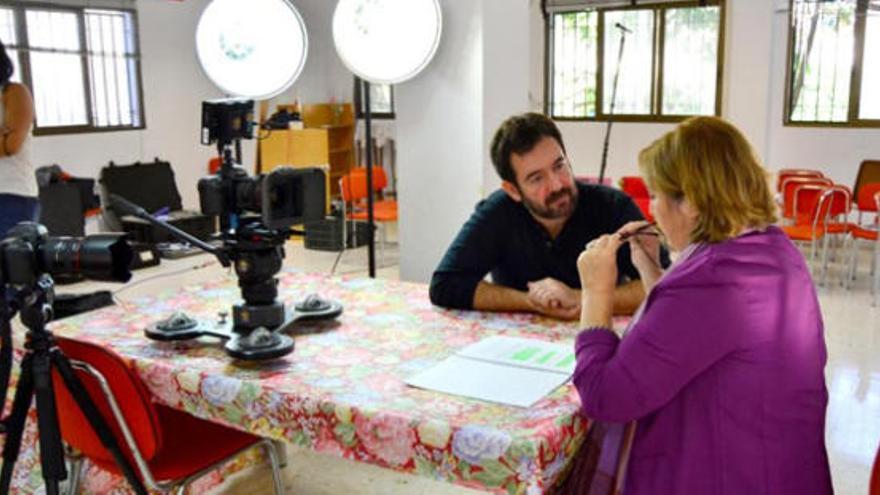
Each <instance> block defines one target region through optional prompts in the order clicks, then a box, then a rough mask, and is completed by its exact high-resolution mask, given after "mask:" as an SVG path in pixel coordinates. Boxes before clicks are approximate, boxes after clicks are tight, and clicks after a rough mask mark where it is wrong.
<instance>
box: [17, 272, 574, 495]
mask: <svg viewBox="0 0 880 495" xmlns="http://www.w3.org/2000/svg"><path fill="white" fill-rule="evenodd" d="M279 278H280V280H281V283H280V286H281V288H282V289H281V291H280V293H281V298H282V299H283V300H285V301H287V302H291V301H296V300H300V299H302V298H304V297H305V296H306V295H308V294H310V293H313V292H319V293H320V294H321V295H323V296H324V297H329V298H333V299H337V300H340V301H342V302H343V303H344V305H345V312H344V314H343V315H342V316H341V317H340V319H339V321H338V322H332V323H326V322H325V323H313V324H310V325H308V326H306V325H304V326H302V327H301V328H299V329H298V330H297V331H296V333H295V335H294V338H295V341H296V349H295V351H294V353H293V354H291V355H289V356H287V357H285V358H283V359H280V360H277V361H274V362H271V363H261V364H256V363H234V362H233V361H232V360H231V359H230V358H229V357H228V356H226V354H225V353H224V352H223V351H222V345H221V344H220V343H219V342H218V341H217V340H215V339H209V338H203V339H200V340H198V341H191V342H184V343H159V342H153V341H150V340H147V339H146V338H145V337H144V336H143V328H144V327H145V326H146V325H148V324H149V323H152V322H154V321H156V320H158V319H161V318H163V317H165V316H167V315H169V314H170V313H171V312H172V311H174V310H184V311H187V312H189V313H190V314H193V315H197V316H199V317H203V318H216V315H217V313H218V312H221V311H228V310H229V305H230V304H231V302H233V301H235V300H237V299H238V298H239V289H238V287H237V285H236V283H235V280H234V279H233V278H230V277H220V278H218V279H215V280H212V281H210V282H207V283H204V284H198V285H184V286H178V287H172V288H168V289H166V290H163V291H161V292H159V293H156V294H154V295H151V296H145V297H138V298H136V299H133V300H131V301H130V302H128V303H125V304H123V305H117V306H114V307H110V308H105V309H102V310H98V311H95V312H91V313H86V314H83V315H79V316H76V317H73V318H69V319H66V320H63V321H60V322H55V323H53V324H51V326H50V328H51V329H52V330H53V331H54V332H55V333H56V334H58V335H62V336H66V337H75V338H77V339H81V340H85V341H90V342H95V343H99V344H102V345H106V346H109V347H110V348H112V349H114V350H116V351H117V352H119V353H120V354H121V355H123V356H124V357H125V358H126V359H128V360H130V362H131V365H132V366H133V367H134V368H135V369H136V370H137V372H138V374H139V375H140V376H141V377H142V378H143V379H144V381H145V383H146V384H147V386H148V387H149V388H150V390H151V391H152V392H153V393H154V394H155V395H156V397H157V399H158V400H159V401H161V402H162V403H164V404H166V405H168V406H171V407H174V408H178V409H181V410H184V411H187V412H189V413H191V414H193V415H195V416H198V417H201V418H206V419H210V420H212V421H217V422H220V423H224V424H227V425H229V426H232V427H236V428H240V429H242V430H246V431H250V432H252V433H254V434H256V435H260V436H264V437H270V438H275V439H280V440H284V441H287V442H290V443H293V444H296V445H300V446H304V447H307V448H311V449H314V450H317V451H319V452H322V453H327V454H332V455H336V456H341V457H344V458H348V459H353V460H357V461H362V462H368V463H373V464H377V465H380V466H383V467H386V468H390V469H394V470H398V471H401V472H408V473H413V474H417V475H422V476H428V477H431V478H434V479H438V480H443V481H446V482H450V483H456V484H459V485H463V486H468V487H473V488H479V489H483V490H487V491H491V492H496V493H539V492H543V491H545V490H546V489H548V488H549V487H552V486H553V484H554V483H555V482H556V481H557V479H558V478H559V477H560V475H561V474H562V473H563V472H564V468H566V467H567V466H568V465H569V463H570V461H571V459H572V458H573V456H574V455H575V453H576V452H577V450H578V448H579V446H580V444H581V442H582V441H583V439H584V437H585V433H586V429H587V421H586V420H585V419H584V418H583V417H582V416H581V415H580V414H579V404H580V402H579V399H578V397H577V393H576V391H575V390H574V388H573V387H572V386H571V385H570V384H569V385H565V386H563V387H561V388H559V389H557V390H556V391H555V392H553V393H552V394H551V395H550V396H548V397H546V398H544V399H543V400H542V401H540V402H539V403H537V404H536V405H534V406H533V407H531V408H528V409H521V408H515V407H510V406H503V405H497V404H490V403H487V402H482V401H478V400H472V399H467V398H463V397H457V396H451V395H445V394H440V393H436V392H431V391H426V390H419V389H415V388H411V387H408V386H407V385H405V384H404V383H403V379H404V378H405V377H407V376H410V375H412V374H414V373H417V372H418V371H420V370H422V369H425V368H427V367H430V366H432V365H433V364H435V363H437V362H438V361H440V360H443V359H445V358H446V357H447V356H449V355H450V354H451V353H452V352H454V351H455V350H457V349H459V348H461V347H463V346H465V345H468V344H470V343H473V342H475V341H477V340H480V339H481V338H483V337H486V336H489V335H494V334H505V335H514V336H526V337H536V338H543V339H548V340H555V341H569V342H570V341H572V340H573V338H574V335H575V333H576V332H577V327H576V326H575V325H573V324H570V323H561V322H557V321H554V320H549V319H545V318H541V317H538V316H535V315H527V314H498V313H481V312H466V311H450V310H442V309H439V308H436V307H433V306H432V305H431V304H430V302H429V301H428V297H427V287H426V286H425V285H422V284H413V283H405V282H396V281H388V280H372V279H362V278H346V277H343V278H328V277H326V276H324V275H320V274H310V273H303V272H299V271H295V270H292V269H288V270H285V271H283V272H282V273H281V274H280V275H279ZM19 340H20V339H19ZM18 468H19V466H17V469H18ZM29 477H30V478H31V479H33V478H37V479H38V475H33V473H32V470H31V473H30V475H29ZM17 480H18V478H17Z"/></svg>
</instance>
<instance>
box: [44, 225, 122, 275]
mask: <svg viewBox="0 0 880 495" xmlns="http://www.w3.org/2000/svg"><path fill="white" fill-rule="evenodd" d="M41 257H42V260H43V264H44V267H45V270H46V272H48V273H49V274H51V275H67V274H77V273H78V274H82V275H83V276H85V277H86V278H89V279H92V280H103V281H107V282H127V281H128V280H129V279H130V278H131V271H130V266H131V261H132V259H133V258H134V254H133V252H132V250H131V246H129V244H128V242H127V241H126V238H125V234H96V235H90V236H87V237H49V238H48V239H47V240H46V242H45V243H44V244H43V245H42V246H41Z"/></svg>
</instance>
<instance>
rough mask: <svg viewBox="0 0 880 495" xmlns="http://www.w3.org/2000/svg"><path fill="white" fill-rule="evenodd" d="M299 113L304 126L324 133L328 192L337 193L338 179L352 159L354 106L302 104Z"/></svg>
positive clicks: (346, 171) (351, 162)
mask: <svg viewBox="0 0 880 495" xmlns="http://www.w3.org/2000/svg"><path fill="white" fill-rule="evenodd" d="M302 116H303V124H304V125H305V127H306V129H321V130H323V131H324V132H326V133H327V142H328V150H327V155H328V159H327V163H328V165H330V174H329V179H330V191H331V194H332V195H333V196H338V195H339V178H340V177H342V176H343V175H345V174H347V173H348V171H349V170H350V169H351V167H353V166H354V161H355V149H354V135H355V124H356V122H355V118H354V107H353V106H352V105H351V103H341V104H340V103H318V104H313V105H303V109H302Z"/></svg>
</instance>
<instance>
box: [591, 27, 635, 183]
mask: <svg viewBox="0 0 880 495" xmlns="http://www.w3.org/2000/svg"><path fill="white" fill-rule="evenodd" d="M614 27H616V28H617V29H620V45H619V46H618V48H617V67H616V68H615V69H614V83H613V85H612V87H611V110H610V112H609V113H608V124H607V125H606V126H605V143H604V144H603V145H602V164H601V166H600V167H599V184H602V182H604V180H605V167H607V166H608V142H609V141H610V139H611V124H612V123H613V122H614V104H615V102H616V101H617V80H618V78H619V77H620V65H621V62H622V61H623V46H624V44H625V43H626V33H631V32H632V31H630V30H629V29H628V28H627V27H626V26H624V25H623V24H621V23H619V22H617V23H615V24H614Z"/></svg>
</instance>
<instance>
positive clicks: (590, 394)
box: [573, 227, 832, 495]
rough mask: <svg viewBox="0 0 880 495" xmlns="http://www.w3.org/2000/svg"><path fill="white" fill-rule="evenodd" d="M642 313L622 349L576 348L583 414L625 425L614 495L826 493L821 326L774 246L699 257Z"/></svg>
mask: <svg viewBox="0 0 880 495" xmlns="http://www.w3.org/2000/svg"><path fill="white" fill-rule="evenodd" d="M645 304H646V305H645V310H644V312H643V313H642V317H641V319H639V321H638V322H636V323H635V325H633V326H632V328H631V329H630V331H629V333H628V334H627V336H626V338H624V339H623V340H620V339H618V337H617V336H616V335H615V334H614V333H612V332H610V331H607V330H588V331H584V332H582V333H581V334H580V335H579V336H578V338H577V343H576V347H575V349H576V352H577V368H576V369H575V373H574V377H573V381H574V384H575V386H576V387H577V390H578V393H579V394H580V397H581V401H582V404H583V411H584V413H585V414H586V415H587V416H589V417H591V418H594V419H597V420H600V421H608V422H620V423H623V422H627V421H631V420H638V428H637V430H636V436H635V440H634V443H633V449H632V455H631V456H630V461H629V467H628V471H627V475H626V485H625V490H624V493H625V494H626V495H633V494H638V495H641V494H644V495H671V494H689V495H690V494H700V495H714V494H731V495H738V494H750V495H760V494H768V495H770V494H772V495H785V494H792V495H795V494H797V495H812V494H827V493H832V488H831V474H830V472H829V468H828V457H827V454H826V451H825V409H826V406H827V403H828V392H827V390H826V388H825V377H824V375H823V368H824V367H825V361H826V351H825V340H824V337H823V324H822V315H821V313H820V310H819V303H818V300H817V299H816V291H815V288H814V286H813V280H812V279H811V277H810V273H809V270H808V269H807V266H806V264H805V262H804V258H803V256H802V255H801V254H800V252H798V250H797V249H796V248H795V247H794V246H793V245H792V243H791V242H790V241H789V240H788V238H787V237H786V236H785V234H783V233H782V231H781V230H779V229H778V228H776V227H770V228H768V229H767V230H765V231H763V232H757V231H756V232H752V233H748V234H745V235H742V236H740V237H737V238H735V239H731V240H729V241H726V242H722V243H720V244H713V245H707V246H704V247H703V248H702V249H700V250H699V251H697V252H696V253H694V254H693V256H691V257H690V258H689V259H687V260H685V261H684V262H683V263H682V264H681V265H679V266H677V267H676V269H675V270H674V271H672V272H670V273H668V274H667V275H666V276H665V277H664V278H663V279H662V280H661V281H660V282H659V283H658V284H657V285H656V286H655V287H654V289H653V290H652V291H651V293H650V294H649V295H648V298H647V301H646V303H645Z"/></svg>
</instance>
